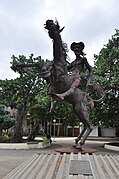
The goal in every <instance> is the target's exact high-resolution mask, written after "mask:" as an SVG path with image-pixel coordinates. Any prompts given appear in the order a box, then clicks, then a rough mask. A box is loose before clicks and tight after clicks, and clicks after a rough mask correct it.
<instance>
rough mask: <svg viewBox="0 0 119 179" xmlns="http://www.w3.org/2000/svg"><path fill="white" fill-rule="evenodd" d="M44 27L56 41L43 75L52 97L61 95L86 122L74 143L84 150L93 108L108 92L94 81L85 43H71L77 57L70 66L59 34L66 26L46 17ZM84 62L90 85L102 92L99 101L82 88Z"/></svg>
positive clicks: (90, 128) (89, 130)
mask: <svg viewBox="0 0 119 179" xmlns="http://www.w3.org/2000/svg"><path fill="white" fill-rule="evenodd" d="M45 29H47V30H48V34H49V37H50V38H51V39H52V40H53V57H54V58H53V61H52V67H51V69H50V70H49V69H48V68H47V67H46V66H45V69H43V71H42V73H41V74H42V76H43V78H45V79H46V78H47V79H48V81H49V82H50V88H49V94H50V95H51V97H52V99H54V100H56V99H57V98H61V99H63V100H64V101H67V102H69V103H70V104H72V106H73V110H74V112H75V113H76V115H77V116H78V117H79V119H80V121H81V122H82V123H83V124H84V128H83V130H82V131H81V133H80V134H79V135H78V137H77V138H76V139H75V144H74V145H73V146H74V147H76V148H78V149H81V146H82V145H84V143H85V141H86V139H87V137H88V136H89V134H90V133H91V131H92V129H93V127H92V125H91V123H90V121H89V113H90V111H91V110H92V109H93V107H94V102H101V101H102V100H103V99H104V96H105V93H104V92H103V90H102V88H101V87H100V86H99V85H95V84H92V83H91V78H92V68H91V66H90V65H89V63H88V61H87V59H86V58H85V57H84V53H83V49H84V44H83V42H79V43H75V42H73V43H72V44H71V49H72V50H73V51H74V53H75V55H76V60H75V61H74V62H72V63H71V64H70V65H69V66H68V65H67V62H66V55H64V48H63V42H62V39H61V35H60V33H61V31H62V30H63V29H64V28H62V29H60V26H59V23H58V22H57V21H56V22H55V23H54V22H53V20H47V21H46V24H45ZM84 65H85V66H86V67H87V69H88V71H89V75H88V81H87V86H93V87H94V89H96V90H98V91H99V92H100V93H101V95H102V97H101V98H100V99H99V100H95V101H94V100H93V99H92V98H91V97H90V96H89V95H88V94H86V93H85V92H83V91H81V90H80V89H79V87H78V86H79V83H80V73H81V71H82V70H83V68H84ZM72 68H73V71H72V74H71V75H69V73H68V70H69V69H72ZM47 79H46V80H47ZM52 107H53V105H51V108H52Z"/></svg>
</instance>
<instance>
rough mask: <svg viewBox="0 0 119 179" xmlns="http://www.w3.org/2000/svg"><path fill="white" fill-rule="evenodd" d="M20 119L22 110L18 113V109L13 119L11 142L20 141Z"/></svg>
mask: <svg viewBox="0 0 119 179" xmlns="http://www.w3.org/2000/svg"><path fill="white" fill-rule="evenodd" d="M22 120H23V115H22V112H21V114H20V111H18V114H17V117H16V121H15V126H14V136H13V142H15V143H20V142H22Z"/></svg>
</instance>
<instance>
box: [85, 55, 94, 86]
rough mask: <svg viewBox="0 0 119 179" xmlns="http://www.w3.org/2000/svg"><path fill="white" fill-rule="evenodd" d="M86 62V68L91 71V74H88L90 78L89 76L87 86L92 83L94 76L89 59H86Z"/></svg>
mask: <svg viewBox="0 0 119 179" xmlns="http://www.w3.org/2000/svg"><path fill="white" fill-rule="evenodd" d="M84 62H85V66H86V68H87V69H88V71H89V74H88V76H87V85H89V84H90V83H91V80H92V75H93V73H92V67H91V66H90V64H89V63H88V61H87V58H84Z"/></svg>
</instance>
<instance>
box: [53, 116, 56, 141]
mask: <svg viewBox="0 0 119 179" xmlns="http://www.w3.org/2000/svg"><path fill="white" fill-rule="evenodd" d="M53 122H54V142H55V123H56V119H53Z"/></svg>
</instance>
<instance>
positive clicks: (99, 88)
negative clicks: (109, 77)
mask: <svg viewBox="0 0 119 179" xmlns="http://www.w3.org/2000/svg"><path fill="white" fill-rule="evenodd" d="M88 87H89V88H92V89H93V90H96V91H97V92H98V93H99V94H100V95H101V98H99V99H97V100H95V99H93V102H94V103H101V102H102V101H104V99H105V96H106V94H105V92H104V90H103V88H102V87H101V86H100V85H99V84H94V83H91V84H90V85H89V86H88Z"/></svg>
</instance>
